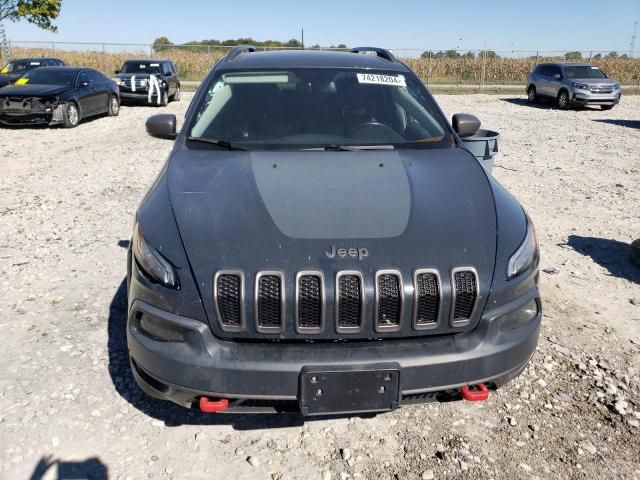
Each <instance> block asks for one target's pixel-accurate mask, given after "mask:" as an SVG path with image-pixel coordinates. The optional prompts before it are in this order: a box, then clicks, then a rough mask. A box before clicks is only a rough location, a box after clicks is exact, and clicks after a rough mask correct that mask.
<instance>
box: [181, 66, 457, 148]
mask: <svg viewBox="0 0 640 480" xmlns="http://www.w3.org/2000/svg"><path fill="white" fill-rule="evenodd" d="M205 92H206V94H205V95H204V96H203V97H201V99H200V101H199V102H198V104H197V105H194V110H195V112H196V113H195V115H194V118H193V120H192V122H191V125H190V126H189V128H188V129H187V132H188V136H189V137H190V138H191V139H198V140H201V139H207V140H216V141H222V142H224V143H225V144H231V145H233V146H236V145H241V146H242V148H245V149H250V150H256V149H302V148H331V147H332V148H335V147H337V146H340V147H350V146H351V147H358V146H381V147H382V146H385V147H387V148H389V147H392V148H444V147H451V145H452V139H451V136H450V135H449V133H448V130H447V128H446V125H445V123H444V121H443V120H442V118H441V115H440V113H439V111H438V109H437V108H436V106H435V104H434V102H433V101H432V100H431V98H430V97H429V96H428V94H427V93H426V91H425V89H424V87H423V85H422V84H420V83H419V82H417V81H416V80H414V79H413V77H412V76H404V75H401V74H399V73H398V72H392V71H371V70H362V71H361V70H354V69H339V68H335V69H328V68H295V69H287V70H250V71H227V72H221V73H218V74H217V75H216V76H215V77H214V78H213V79H212V80H211V82H210V83H209V85H208V87H207V88H206V90H205Z"/></svg>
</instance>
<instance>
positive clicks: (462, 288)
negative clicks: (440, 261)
mask: <svg viewBox="0 0 640 480" xmlns="http://www.w3.org/2000/svg"><path fill="white" fill-rule="evenodd" d="M453 288H454V302H453V315H452V321H453V323H454V324H455V323H458V324H459V323H467V322H468V321H469V320H470V319H471V315H472V314H473V310H474V308H475V306H476V300H477V298H478V284H477V279H476V274H475V272H473V271H472V270H466V269H460V270H454V273H453Z"/></svg>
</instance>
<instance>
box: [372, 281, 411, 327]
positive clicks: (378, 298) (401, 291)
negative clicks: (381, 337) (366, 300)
mask: <svg viewBox="0 0 640 480" xmlns="http://www.w3.org/2000/svg"><path fill="white" fill-rule="evenodd" d="M385 276H395V277H396V278H397V289H398V292H397V293H398V297H397V300H395V301H397V302H398V306H397V310H398V313H397V316H398V318H397V321H396V322H395V323H392V324H384V323H381V319H380V318H379V316H380V307H381V305H382V303H383V302H385V303H388V302H393V301H394V299H392V298H391V299H388V298H383V297H382V296H381V294H380V280H381V277H385ZM374 290H375V297H374V307H373V311H374V321H373V325H374V328H375V331H376V332H395V331H398V330H400V329H401V328H402V317H403V309H404V285H403V282H402V274H401V273H400V271H399V270H394V269H387V270H378V271H377V272H376V275H375V289H374Z"/></svg>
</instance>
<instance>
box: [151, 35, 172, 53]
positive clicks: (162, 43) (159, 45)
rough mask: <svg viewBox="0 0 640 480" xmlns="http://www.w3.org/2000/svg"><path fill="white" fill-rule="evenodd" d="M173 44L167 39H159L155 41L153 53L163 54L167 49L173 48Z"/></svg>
mask: <svg viewBox="0 0 640 480" xmlns="http://www.w3.org/2000/svg"><path fill="white" fill-rule="evenodd" d="M172 45H173V42H172V41H171V40H169V39H168V38H167V37H158V38H156V39H155V40H154V41H153V51H154V52H161V51H162V50H164V49H165V48H168V47H171V46H172Z"/></svg>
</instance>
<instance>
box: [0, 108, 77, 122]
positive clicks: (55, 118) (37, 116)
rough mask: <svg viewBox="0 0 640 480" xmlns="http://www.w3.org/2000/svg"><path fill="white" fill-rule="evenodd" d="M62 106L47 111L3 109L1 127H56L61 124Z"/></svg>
mask: <svg viewBox="0 0 640 480" xmlns="http://www.w3.org/2000/svg"><path fill="white" fill-rule="evenodd" d="M62 108H63V105H62V104H58V105H54V106H53V107H51V108H49V109H16V108H13V109H3V110H0V124H2V125H58V124H61V123H63V118H64V117H63V113H62Z"/></svg>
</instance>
